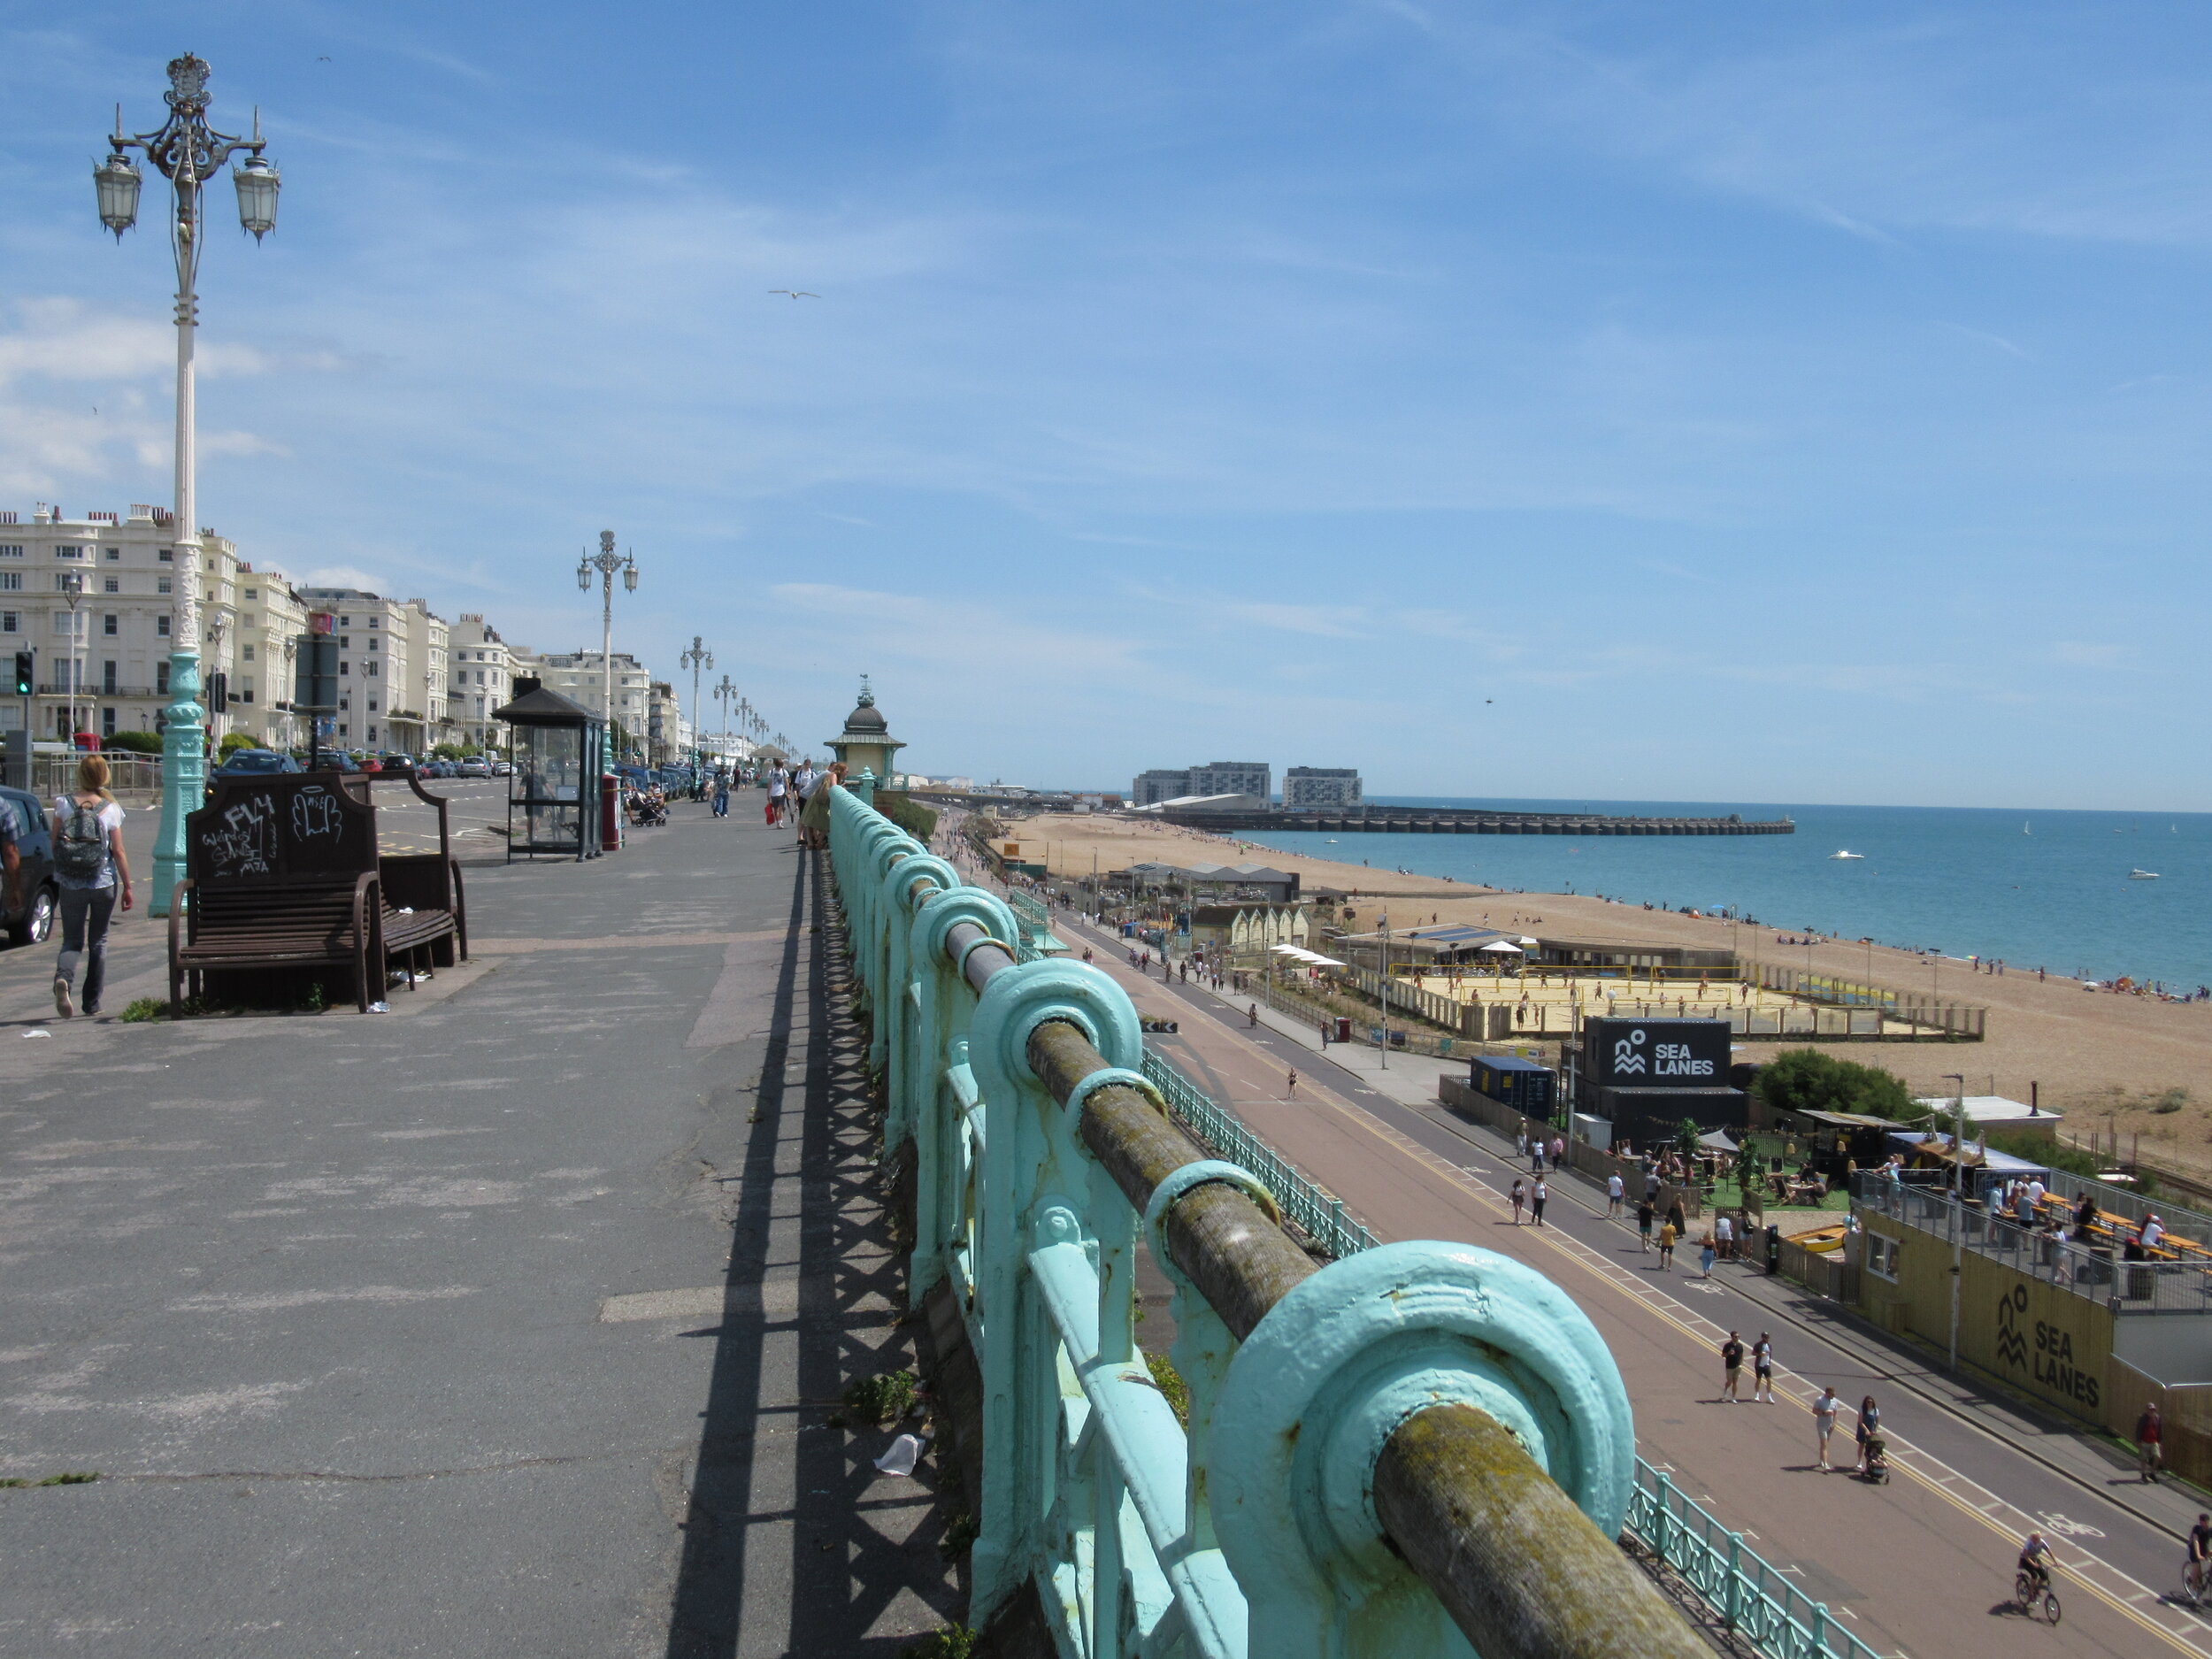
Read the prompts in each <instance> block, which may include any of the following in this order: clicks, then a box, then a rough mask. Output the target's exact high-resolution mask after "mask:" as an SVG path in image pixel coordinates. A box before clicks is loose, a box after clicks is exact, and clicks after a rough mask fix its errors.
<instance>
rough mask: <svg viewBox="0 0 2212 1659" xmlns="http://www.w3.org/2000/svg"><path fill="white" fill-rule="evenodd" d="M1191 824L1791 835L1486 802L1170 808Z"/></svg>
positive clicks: (1778, 824)
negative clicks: (1309, 808) (1495, 806)
mask: <svg viewBox="0 0 2212 1659" xmlns="http://www.w3.org/2000/svg"><path fill="white" fill-rule="evenodd" d="M1159 817H1160V818H1161V820H1162V821H1163V822H1164V823H1168V824H1175V825H1179V826H1183V827H1185V828H1188V829H1205V830H1222V831H1232V830H1239V831H1247V832H1249V831H1252V830H1271V831H1277V832H1280V833H1292V832H1300V831H1302V832H1307V833H1315V834H1331V835H1793V834H1795V833H1797V826H1796V824H1795V823H1794V822H1793V821H1792V820H1791V819H1789V818H1745V817H1744V816H1743V815H1742V814H1741V813H1731V814H1729V815H1728V816H1727V817H1725V818H1678V817H1671V816H1666V817H1644V816H1640V815H1629V814H1623V813H1609V812H1509V811H1497V810H1491V809H1488V808H1477V809H1468V808H1463V807H1436V806H1388V805H1372V806H1366V807H1362V808H1360V809H1358V810H1332V811H1315V812H1304V811H1266V812H1261V811H1251V812H1235V811H1218V810H1210V811H1171V810H1166V809H1162V810H1161V811H1160V813H1159Z"/></svg>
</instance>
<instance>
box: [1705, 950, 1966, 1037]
mask: <svg viewBox="0 0 2212 1659" xmlns="http://www.w3.org/2000/svg"><path fill="white" fill-rule="evenodd" d="M1757 973H1758V981H1757V982H1758V983H1759V984H1760V985H1762V986H1763V987H1765V988H1766V989H1768V990H1770V991H1779V992H1781V993H1782V994H1783V995H1786V996H1793V997H1798V998H1801V999H1802V1000H1803V1001H1805V1002H1825V1003H1828V1004H1831V1005H1832V1006H1834V1007H1837V1008H1863V1009H1870V1010H1876V1011H1878V1012H1879V1013H1881V1014H1882V1015H1883V1016H1885V1017H1886V1018H1889V1019H1892V1020H1895V1021H1897V1022H1899V1023H1901V1024H1909V1025H1923V1026H1929V1027H1932V1028H1933V1029H1935V1030H1937V1031H1941V1032H1944V1033H1947V1034H1949V1035H1950V1036H1953V1037H1961V1038H1966V1039H1969V1040H1971V1041H1980V1040H1981V1039H1982V1037H1983V1035H1984V1033H1985V1026H1986V1025H1987V1021H1988V1016H1989V1010H1987V1009H1986V1008H1982V1007H1979V1006H1977V1005H1975V1004H1973V1003H1969V1002H1947V1001H1944V1000H1943V999H1941V998H1939V997H1937V996H1934V995H1930V994H1928V993H1925V992H1921V991H1901V990H1899V989H1897V988H1895V987H1893V986H1886V985H1871V984H1867V983H1864V982H1863V981H1860V980H1856V979H1840V978H1839V977H1837V976H1836V975H1835V974H1832V973H1813V972H1808V971H1806V970H1805V969H1803V968H1793V967H1789V966H1787V965H1786V964H1781V963H1776V962H1767V963H1761V964H1759V965H1758V969H1757ZM1747 977H1748V976H1747ZM1754 1034H1758V1033H1754ZM1787 1034H1794V1033H1787Z"/></svg>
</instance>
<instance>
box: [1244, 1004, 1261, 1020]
mask: <svg viewBox="0 0 2212 1659" xmlns="http://www.w3.org/2000/svg"><path fill="white" fill-rule="evenodd" d="M1244 1023H1245V1024H1246V1025H1258V1024H1259V1023H1260V1005H1259V1004H1258V1003H1257V1002H1255V1003H1253V1004H1252V1006H1251V1007H1249V1008H1248V1009H1246V1010H1244Z"/></svg>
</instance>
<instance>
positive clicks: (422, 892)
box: [346, 771, 469, 990]
mask: <svg viewBox="0 0 2212 1659" xmlns="http://www.w3.org/2000/svg"><path fill="white" fill-rule="evenodd" d="M396 783H404V784H406V786H407V787H408V788H409V789H410V790H411V791H412V792H413V794H414V796H415V798H416V799H417V800H419V801H420V802H422V803H424V804H425V805H426V806H428V807H430V808H432V809H433V810H435V811H436V813H437V815H438V850H437V851H436V852H434V853H386V854H384V855H383V856H381V857H380V858H378V860H377V861H376V868H377V876H378V880H379V887H380V893H381V895H382V899H383V908H382V912H381V914H382V918H383V930H384V949H385V954H386V955H387V956H388V957H397V958H400V959H401V960H400V966H401V968H402V970H403V972H405V973H406V975H407V988H408V989H409V990H413V989H414V988H415V976H416V974H417V973H419V972H421V971H422V970H423V969H424V968H426V967H439V968H449V967H452V966H453V965H454V964H455V962H456V961H460V962H466V961H467V960H468V954H469V923H468V904H467V899H466V896H465V894H464V892H463V890H462V886H461V866H460V865H459V864H457V863H456V862H455V861H454V857H453V840H452V833H451V830H450V827H449V824H448V821H447V816H446V813H447V802H446V798H445V796H443V795H432V794H431V793H430V792H429V791H428V790H427V789H426V788H424V787H422V783H421V780H419V779H418V778H417V777H416V776H415V774H414V773H413V772H411V771H410V772H362V773H360V774H358V775H357V776H355V777H350V778H349V779H347V780H346V784H347V787H348V788H349V789H351V790H352V791H354V792H355V794H357V795H358V796H359V797H360V798H361V799H362V800H364V801H372V800H373V792H374V788H375V786H377V785H379V784H386V785H389V784H396Z"/></svg>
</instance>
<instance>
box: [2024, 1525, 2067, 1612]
mask: <svg viewBox="0 0 2212 1659" xmlns="http://www.w3.org/2000/svg"><path fill="white" fill-rule="evenodd" d="M2057 1564H2058V1563H2057V1562H2056V1561H2055V1560H2054V1559H2053V1558H2052V1555H2051V1546H2050V1542H2049V1540H2047V1539H2046V1538H2045V1537H2044V1536H2043V1534H2042V1533H2040V1532H2030V1533H2029V1534H2028V1540H2027V1542H2025V1543H2024V1544H2023V1545H2021V1546H2020V1571H2022V1572H2023V1573H2024V1574H2026V1575H2027V1578H2028V1582H2029V1583H2030V1584H2031V1585H2032V1586H2034V1590H2033V1592H2032V1595H2031V1597H2030V1598H2029V1599H2030V1600H2032V1599H2033V1596H2037V1595H2041V1594H2043V1592H2044V1591H2046V1590H2047V1589H2049V1588H2050V1587H2051V1569H2052V1568H2053V1567H2055V1566H2056V1565H2057Z"/></svg>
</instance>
